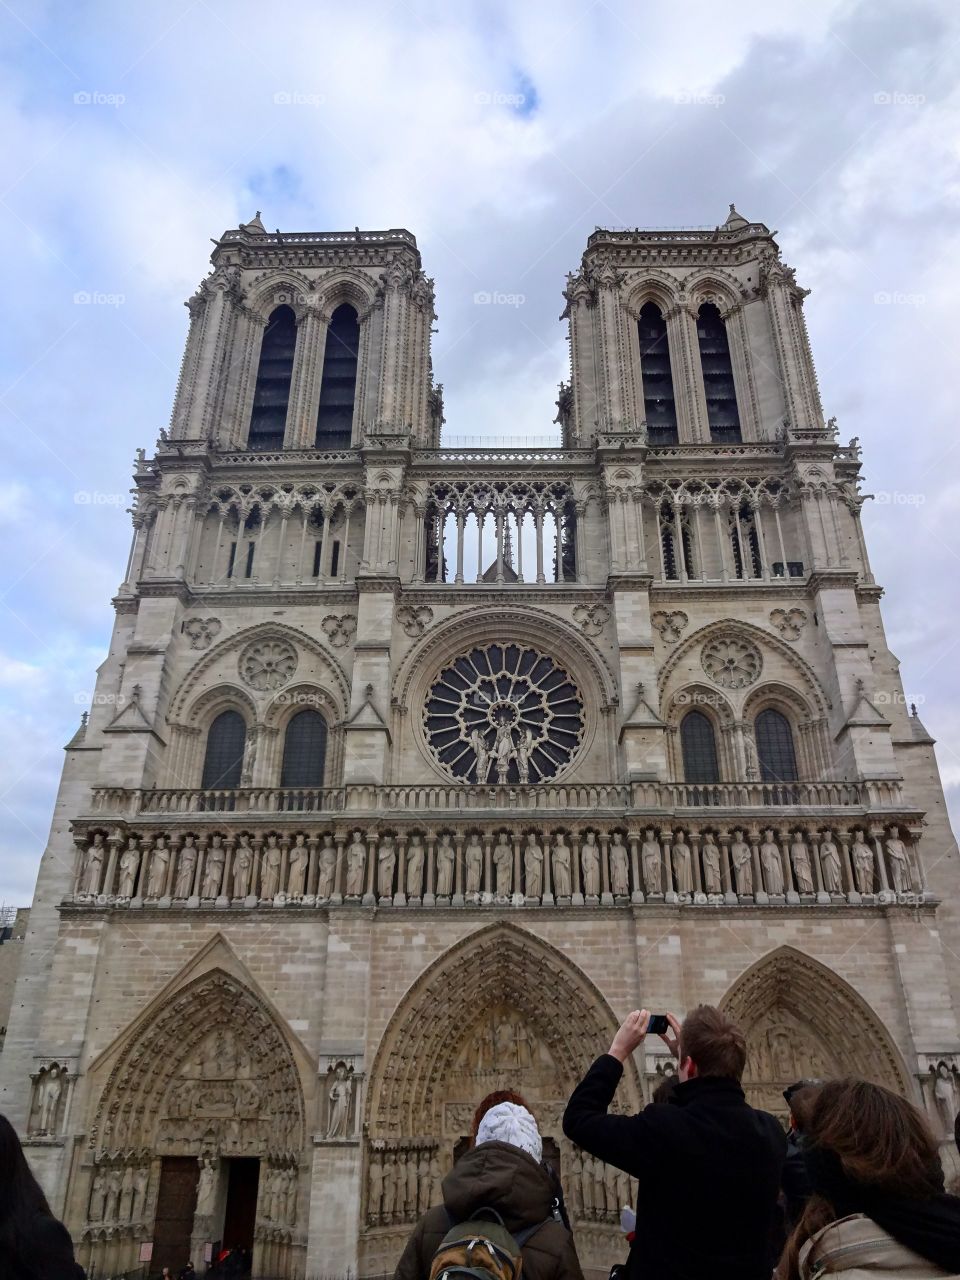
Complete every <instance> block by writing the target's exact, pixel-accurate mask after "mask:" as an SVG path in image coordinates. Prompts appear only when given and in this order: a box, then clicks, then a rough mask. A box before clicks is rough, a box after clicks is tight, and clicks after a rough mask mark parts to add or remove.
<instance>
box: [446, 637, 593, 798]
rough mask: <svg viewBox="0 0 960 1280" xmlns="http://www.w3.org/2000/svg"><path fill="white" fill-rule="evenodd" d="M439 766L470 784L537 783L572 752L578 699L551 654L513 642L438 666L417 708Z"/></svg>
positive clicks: (579, 728) (579, 724) (578, 734)
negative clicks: (424, 701)
mask: <svg viewBox="0 0 960 1280" xmlns="http://www.w3.org/2000/svg"><path fill="white" fill-rule="evenodd" d="M423 721H424V728H425V730H426V735H427V741H428V742H429V744H430V747H431V749H432V751H433V753H434V755H435V756H436V758H437V760H438V762H439V763H440V765H441V766H442V767H443V768H444V769H445V770H446V771H447V772H448V773H450V774H452V775H453V777H455V778H462V779H465V780H466V781H468V782H508V783H510V782H542V781H544V780H545V779H548V778H552V777H554V776H555V775H556V774H557V773H558V772H559V771H560V770H561V769H562V768H563V767H564V766H565V765H567V764H569V762H570V760H571V759H572V758H573V755H574V753H575V752H576V750H577V747H578V746H579V745H580V739H581V738H582V737H583V698H582V697H581V696H580V692H579V690H578V689H577V687H576V685H575V684H574V683H573V681H572V680H571V678H570V676H569V675H568V674H567V672H566V671H564V670H563V668H562V667H560V666H558V665H557V663H556V662H555V661H554V660H553V658H550V657H548V656H547V655H546V654H543V653H538V652H537V650H536V649H528V648H525V647H524V646H522V645H518V644H506V645H500V644H490V645H487V646H486V647H484V648H477V649H471V650H470V652H469V653H467V654H464V655H463V657H461V658H457V659H456V661H455V662H453V663H452V664H451V665H450V666H448V667H446V668H445V669H444V670H443V671H441V673H440V675H439V676H438V677H437V679H436V681H435V682H434V684H433V687H432V688H431V690H430V694H429V697H428V698H427V704H426V706H425V708H424V712H423Z"/></svg>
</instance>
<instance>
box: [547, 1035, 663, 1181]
mask: <svg viewBox="0 0 960 1280" xmlns="http://www.w3.org/2000/svg"><path fill="white" fill-rule="evenodd" d="M622 1075H623V1065H622V1063H620V1062H618V1061H617V1059H616V1058H612V1057H611V1056H610V1054H609V1053H605V1054H603V1055H602V1056H601V1057H599V1058H597V1060H596V1062H595V1063H594V1064H593V1066H592V1067H591V1068H590V1070H589V1071H588V1072H587V1074H586V1075H585V1076H584V1077H583V1079H582V1080H581V1081H580V1083H579V1084H578V1085H577V1087H576V1088H575V1089H574V1091H573V1093H572V1094H571V1095H570V1101H569V1102H568V1103H567V1109H566V1111H564V1113H563V1132H564V1133H565V1134H566V1136H567V1137H568V1138H569V1139H570V1141H571V1142H575V1143H576V1144H577V1146H578V1147H582V1148H583V1149H584V1151H588V1152H589V1153H590V1155H592V1156H596V1157H597V1158H598V1159H600V1160H602V1161H603V1162H604V1163H605V1164H612V1165H614V1166H615V1167H616V1168H618V1169H623V1170H624V1172H626V1173H629V1174H630V1176H631V1177H633V1178H642V1177H643V1175H644V1172H645V1165H646V1160H647V1156H648V1153H649V1152H650V1151H652V1150H653V1149H654V1148H653V1144H652V1143H651V1133H650V1129H651V1124H650V1117H649V1116H648V1114H647V1113H648V1111H649V1110H650V1108H647V1109H646V1110H644V1111H641V1112H640V1113H639V1115H634V1116H611V1115H607V1109H608V1108H609V1106H610V1103H611V1102H612V1101H613V1095H614V1094H615V1093H616V1091H617V1085H618V1084H619V1083H620V1079H621V1077H622ZM660 1110H661V1111H664V1112H665V1111H667V1110H668V1108H666V1107H661V1108H660Z"/></svg>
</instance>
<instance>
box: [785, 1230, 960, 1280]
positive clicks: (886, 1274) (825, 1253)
mask: <svg viewBox="0 0 960 1280" xmlns="http://www.w3.org/2000/svg"><path fill="white" fill-rule="evenodd" d="M800 1275H801V1276H802V1277H803V1280H819V1278H820V1277H821V1276H824V1277H827V1276H830V1277H833V1278H834V1280H894V1278H895V1277H897V1278H899V1280H943V1278H944V1277H951V1280H958V1276H957V1273H956V1272H954V1271H942V1270H941V1269H940V1267H936V1266H934V1265H933V1263H932V1262H927V1261H925V1260H924V1259H923V1258H921V1257H920V1255H919V1254H918V1253H914V1252H913V1250H912V1249H908V1248H907V1247H906V1246H905V1245H902V1244H900V1243H899V1242H898V1241H896V1240H894V1238H893V1236H891V1235H889V1234H888V1233H887V1232H886V1231H884V1230H883V1228H882V1227H878V1226H877V1224H876V1223H875V1222H874V1221H873V1220H872V1219H871V1218H867V1217H865V1216H864V1215H863V1214H854V1215H853V1216H852V1217H849V1218H841V1219H840V1220H839V1221H838V1222H831V1223H829V1224H828V1225H827V1226H825V1227H824V1228H823V1229H822V1230H821V1231H818V1232H817V1234H816V1235H815V1236H811V1237H810V1239H809V1240H808V1241H807V1243H806V1244H805V1245H804V1246H803V1249H802V1250H801V1251H800Z"/></svg>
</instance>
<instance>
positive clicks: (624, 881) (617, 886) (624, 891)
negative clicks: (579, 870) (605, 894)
mask: <svg viewBox="0 0 960 1280" xmlns="http://www.w3.org/2000/svg"><path fill="white" fill-rule="evenodd" d="M687 852H688V853H689V850H688V851H687ZM610 888H611V890H612V891H613V896H614V897H615V898H627V897H629V896H630V862H629V858H628V856H627V846H626V845H625V844H624V843H623V836H622V835H621V834H620V832H619V831H615V832H614V833H613V842H612V843H611V845H610Z"/></svg>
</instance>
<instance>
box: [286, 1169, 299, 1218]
mask: <svg viewBox="0 0 960 1280" xmlns="http://www.w3.org/2000/svg"><path fill="white" fill-rule="evenodd" d="M283 1207H284V1211H285V1215H286V1220H287V1226H288V1227H294V1226H296V1223H297V1171H296V1169H288V1170H287V1176H286V1193H285V1195H284V1206H283Z"/></svg>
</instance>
